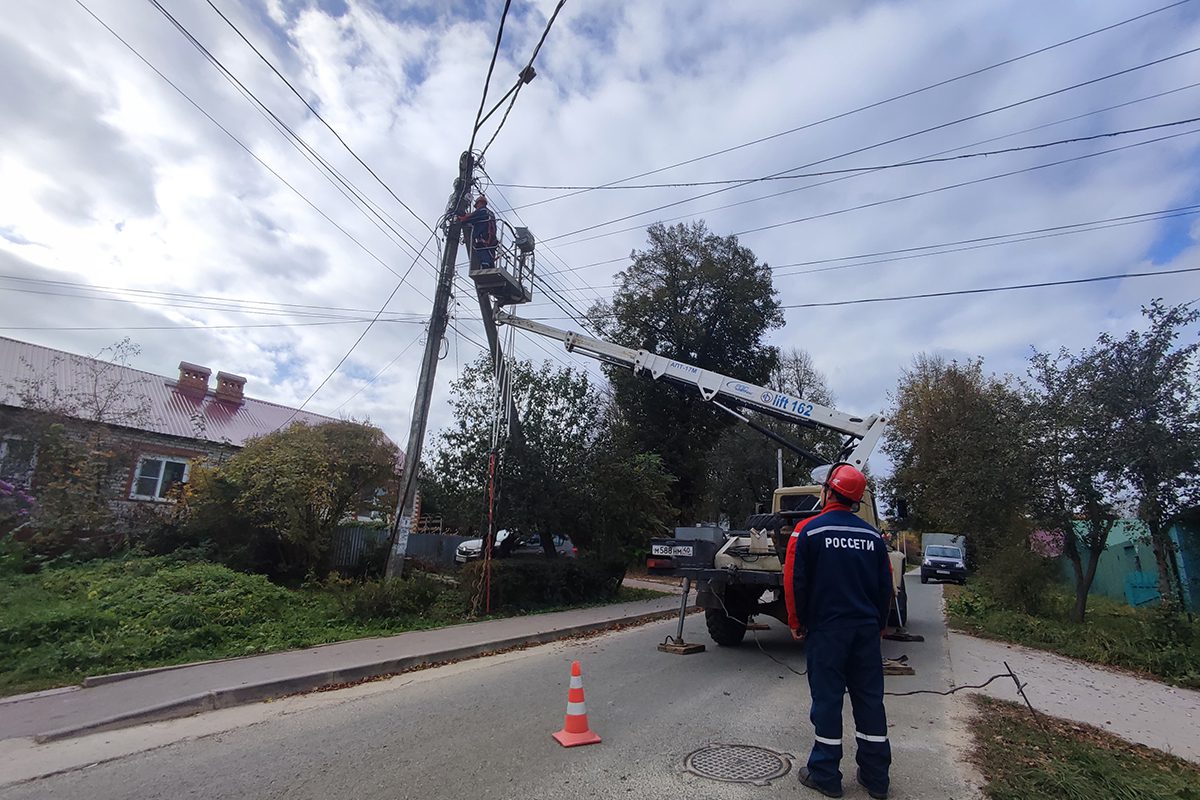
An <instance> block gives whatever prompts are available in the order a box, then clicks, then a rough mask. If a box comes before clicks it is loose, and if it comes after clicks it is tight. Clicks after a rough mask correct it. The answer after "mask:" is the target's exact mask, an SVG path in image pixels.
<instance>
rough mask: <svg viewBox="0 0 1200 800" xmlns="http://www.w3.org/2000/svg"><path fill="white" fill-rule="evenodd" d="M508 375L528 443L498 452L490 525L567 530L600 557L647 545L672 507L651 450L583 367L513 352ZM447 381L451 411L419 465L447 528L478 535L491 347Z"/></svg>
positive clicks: (427, 500)
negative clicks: (558, 365)
mask: <svg viewBox="0 0 1200 800" xmlns="http://www.w3.org/2000/svg"><path fill="white" fill-rule="evenodd" d="M512 375H513V394H514V397H515V398H516V406H517V409H518V411H519V413H520V414H521V420H522V427H523V430H524V434H525V442H524V446H523V447H520V448H516V447H511V446H510V447H508V448H506V449H505V450H504V451H503V452H502V453H499V454H497V455H498V457H499V462H498V463H499V469H498V481H497V486H498V494H497V500H496V510H495V517H496V527H497V528H510V529H515V530H517V531H520V532H521V533H525V534H532V533H548V534H553V533H565V534H567V535H568V536H570V537H571V539H572V540H573V541H574V542H575V544H576V545H577V546H578V547H580V548H583V549H588V550H593V551H596V552H598V553H601V554H602V555H604V556H611V557H617V556H622V557H623V556H625V555H627V554H629V553H632V552H633V551H635V550H639V548H641V549H644V547H643V545H644V543H645V540H646V539H648V538H649V537H650V536H651V535H657V534H661V533H662V532H663V531H664V530H665V528H666V520H667V517H668V516H669V514H670V506H669V503H668V502H667V501H666V499H665V495H666V491H667V487H668V486H669V482H670V478H669V477H668V476H667V475H666V474H665V473H664V472H663V470H662V467H661V464H660V462H659V461H658V459H657V457H655V456H651V455H646V454H642V453H639V452H638V451H637V450H636V449H634V448H633V445H632V443H631V440H630V439H629V437H628V435H623V434H621V433H620V432H619V431H618V430H617V428H618V427H619V426H618V425H617V424H616V422H615V415H614V414H613V413H612V411H611V409H610V408H609V407H608V406H607V404H606V403H604V402H603V401H602V399H601V397H600V394H599V392H598V391H597V390H596V389H595V388H594V387H593V386H592V385H591V384H590V382H589V381H588V379H587V375H586V374H585V373H583V372H576V371H574V370H570V369H555V368H553V367H551V366H550V365H549V363H548V362H543V364H542V365H541V366H540V367H536V368H535V367H534V366H533V365H532V364H531V363H529V362H521V361H518V362H516V363H515V364H514V365H513V367H512ZM451 390H452V391H451V395H452V397H453V400H452V401H451V403H452V408H453V420H452V422H451V424H450V425H449V426H448V427H447V428H446V429H445V430H443V431H442V432H441V434H440V436H439V438H438V440H437V442H436V444H435V446H434V447H433V448H432V452H431V455H430V459H429V461H428V463H427V464H426V466H425V468H424V473H425V480H424V481H423V482H422V490H421V491H422V498H423V499H422V503H423V506H424V508H425V510H426V511H427V512H429V513H439V514H441V515H442V519H443V521H444V523H445V524H446V525H448V526H449V527H451V528H457V529H458V530H459V531H460V532H462V533H473V534H479V535H482V534H483V533H486V531H487V487H488V460H489V458H490V456H491V452H492V425H493V401H492V398H493V396H494V388H493V378H492V369H491V366H490V364H489V362H488V356H486V355H483V356H481V357H480V358H479V359H478V360H476V361H475V362H473V363H472V364H470V365H468V366H467V367H466V368H465V369H464V371H463V373H462V375H461V377H460V378H459V379H458V380H457V381H455V382H454V383H453V384H452V385H451ZM542 540H543V542H545V543H549V542H550V537H549V536H543V537H542ZM550 550H551V551H552V550H553V546H552V545H551V547H550ZM639 552H640V551H639ZM548 555H549V553H548Z"/></svg>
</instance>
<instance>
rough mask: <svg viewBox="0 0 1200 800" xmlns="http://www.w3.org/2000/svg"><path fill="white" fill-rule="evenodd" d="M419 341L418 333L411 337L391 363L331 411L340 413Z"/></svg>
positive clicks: (419, 335)
mask: <svg viewBox="0 0 1200 800" xmlns="http://www.w3.org/2000/svg"><path fill="white" fill-rule="evenodd" d="M419 341H421V334H420V333H418V334H417V335H416V336H415V337H413V340H412V341H410V342H409V343H408V344H406V345H404V348H403V349H402V350H401V351H400V352H399V353H397V354H396V357H395V358H393V359H392V360H391V361H389V362H388V363H387V364H385V365H384V367H383V369H381V370H379V372H376V373H375V374H374V375H373V376H372V377H371V379H370V380H369V381H367V382H366V383H364V384H363V385H362V386H360V387H358V388H357V389H355V390H354V394H352V395H350V396H349V397H347V398H346V399H345V400H343V401H342V402H340V403H338V404H337V406H335V407H334V409H333V410H334V411H335V412H336V411H341V410H342V408H343V407H344V406H345V405H346V404H347V403H349V402H350V401H351V400H353V399H354V398H356V397H358V396H359V395H360V394H362V392H363V390H364V389H366V388H367V387H368V386H370V385H371V384H373V383H375V381H377V380H379V378H380V377H382V375H383V373H385V372H387V371H388V370H389V369H391V368H392V366H393V365H395V363H396V362H397V361H399V360H400V359H401V357H403V355H404V354H405V353H407V352H408V351H409V349H410V348H412V346H413V345H414V344H416V343H417V342H419Z"/></svg>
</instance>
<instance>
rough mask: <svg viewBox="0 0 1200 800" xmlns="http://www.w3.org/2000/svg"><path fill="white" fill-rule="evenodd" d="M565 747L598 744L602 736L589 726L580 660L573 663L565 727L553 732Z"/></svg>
mask: <svg viewBox="0 0 1200 800" xmlns="http://www.w3.org/2000/svg"><path fill="white" fill-rule="evenodd" d="M553 736H554V738H555V739H557V740H558V743H559V744H561V745H562V746H563V747H578V746H579V745H581V744H596V743H597V742H599V741H600V737H599V736H597V735H596V734H595V732H593V731H592V730H591V729H590V728H588V719H587V708H586V707H585V706H584V704H583V675H582V674H581V673H580V671H579V662H578V661H573V662H572V663H571V688H570V689H568V690H567V717H566V720H565V722H564V723H563V729H562V730H561V731H559V732H558V733H555V734H553Z"/></svg>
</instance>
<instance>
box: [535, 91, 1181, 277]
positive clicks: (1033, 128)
mask: <svg viewBox="0 0 1200 800" xmlns="http://www.w3.org/2000/svg"><path fill="white" fill-rule="evenodd" d="M1197 87H1200V81H1195V82H1192V83H1188V84H1184V85H1183V86H1177V87H1175V88H1173V89H1166V90H1164V91H1161V92H1155V93H1153V94H1149V95H1143V96H1141V97H1137V98H1134V99H1132V100H1126V101H1124V102H1121V103H1115V104H1113V105H1109V106H1104V107H1102V108H1096V109H1093V110H1091V111H1085V112H1083V113H1081V114H1075V115H1073V116H1069V117H1064V118H1062V119H1057V120H1053V121H1051V122H1043V123H1041V124H1040V125H1034V126H1031V127H1028V128H1022V129H1021V130H1017V131H1012V132H1010V133H1004V134H1001V135H999V136H991V137H988V138H986V139H980V140H977V141H975V142H972V143H970V144H967V145H960V146H958V147H951V148H947V149H944V150H939V151H936V152H932V153H927V154H926V155H924V156H922V158H930V157H936V156H942V155H945V154H947V153H955V152H959V151H961V150H966V149H968V148H971V147H980V146H983V145H987V144H991V143H993V142H998V141H1002V140H1004V139H1011V138H1013V137H1014V136H1020V135H1022V134H1026V133H1033V132H1035V131H1039V130H1044V129H1046V128H1053V127H1057V126H1059V125H1063V124H1066V123H1068V122H1074V121H1076V120H1080V119H1086V118H1087V117H1093V116H1097V115H1099V114H1104V113H1106V112H1109V111H1115V110H1117V109H1120V108H1126V107H1128V106H1132V105H1136V104H1138V103H1144V102H1146V101H1148V100H1156V99H1159V98H1161V97H1166V96H1169V95H1172V94H1177V93H1179V92H1183V91H1187V90H1189V89H1195V88H1197ZM855 177H859V176H858V174H851V175H845V176H843V177H840V178H833V179H831V180H827V181H820V182H817V183H814V184H809V185H807V186H801V187H798V188H795V189H788V190H786V191H782V192H774V193H772V194H769V195H765V196H762V197H754V198H749V199H746V200H739V201H737V202H735V203H726V204H724V205H719V206H713V207H711V208H707V209H704V210H702V211H697V212H695V214H684V215H681V216H675V217H667V218H666V219H661V220H659V222H663V223H667V222H675V221H677V220H682V219H688V218H690V217H692V216H699V215H702V214H711V213H713V212H716V211H724V210H727V209H730V208H737V207H739V206H743V205H749V204H751V203H757V202H760V201H762V200H764V199H773V198H776V197H782V196H784V195H787V194H792V193H794V192H799V191H805V190H808V189H815V188H818V187H821V186H828V185H830V184H833V183H838V182H841V181H845V180H850V179H852V178H855ZM640 227H641V226H634V227H632V228H622V229H621V230H620V231H619V232H627V231H630V230H638V229H639V228H640ZM611 233H613V234H616V233H618V231H612V232H611ZM628 260H629V257H628V256H621V257H620V258H610V259H606V260H603V261H595V262H592V263H590V264H583V265H580V266H578V267H571V268H570V271H572V272H574V271H577V270H582V269H587V268H589V267H596V266H603V265H606V264H615V263H618V262H624V261H628ZM843 260H844V259H843ZM783 266H795V265H779V267H783ZM776 268H778V267H773V268H772V269H776ZM554 274H557V273H554ZM598 288H613V286H602V287H598Z"/></svg>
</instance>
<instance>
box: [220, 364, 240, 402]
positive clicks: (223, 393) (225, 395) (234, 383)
mask: <svg viewBox="0 0 1200 800" xmlns="http://www.w3.org/2000/svg"><path fill="white" fill-rule="evenodd" d="M245 388H246V379H245V378H243V377H242V376H241V375H233V374H231V373H229V372H218V373H217V399H218V400H225V401H227V402H230V403H237V404H238V405H241V404H242V403H244V402H245V400H246V399H245V397H244V396H243V394H242V393H243V390H244V389H245Z"/></svg>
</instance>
